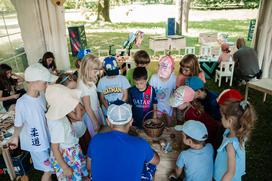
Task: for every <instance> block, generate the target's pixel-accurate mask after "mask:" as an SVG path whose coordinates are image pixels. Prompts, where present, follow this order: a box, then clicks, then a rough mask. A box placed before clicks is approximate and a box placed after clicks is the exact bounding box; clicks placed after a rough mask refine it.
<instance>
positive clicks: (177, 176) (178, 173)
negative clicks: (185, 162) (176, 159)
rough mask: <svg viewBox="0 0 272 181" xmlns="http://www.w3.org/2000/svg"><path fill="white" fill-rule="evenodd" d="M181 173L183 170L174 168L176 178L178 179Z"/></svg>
mask: <svg viewBox="0 0 272 181" xmlns="http://www.w3.org/2000/svg"><path fill="white" fill-rule="evenodd" d="M182 172H183V168H179V167H176V178H179V177H180V176H181V174H182Z"/></svg>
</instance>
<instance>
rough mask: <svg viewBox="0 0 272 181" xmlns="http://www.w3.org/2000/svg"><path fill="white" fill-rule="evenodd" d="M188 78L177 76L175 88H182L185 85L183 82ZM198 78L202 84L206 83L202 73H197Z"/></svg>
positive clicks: (181, 75)
mask: <svg viewBox="0 0 272 181" xmlns="http://www.w3.org/2000/svg"><path fill="white" fill-rule="evenodd" d="M188 77H189V76H185V75H183V74H179V75H178V76H177V80H176V87H177V88H178V87H179V86H182V85H184V84H185V80H186V79H187V78H188ZM198 77H199V78H200V79H201V80H202V81H203V82H204V83H206V79H205V74H204V72H203V71H201V72H199V74H198Z"/></svg>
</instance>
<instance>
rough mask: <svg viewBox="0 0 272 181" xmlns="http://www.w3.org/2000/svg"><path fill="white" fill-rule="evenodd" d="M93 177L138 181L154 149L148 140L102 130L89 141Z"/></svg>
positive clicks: (96, 180)
mask: <svg viewBox="0 0 272 181" xmlns="http://www.w3.org/2000/svg"><path fill="white" fill-rule="evenodd" d="M88 156H89V157H90V159H91V171H92V180H93V181H107V180H110V181H139V180H141V173H142V171H143V168H144V163H145V162H150V161H151V160H152V159H153V157H154V151H153V150H152V149H151V147H150V145H149V144H148V142H147V141H145V140H144V139H142V138H140V137H135V136H130V135H128V134H126V133H122V132H119V131H111V132H107V133H100V134H97V135H95V136H94V137H93V139H92V140H91V142H90V144H89V148H88Z"/></svg>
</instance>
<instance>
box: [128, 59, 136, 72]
mask: <svg viewBox="0 0 272 181" xmlns="http://www.w3.org/2000/svg"><path fill="white" fill-rule="evenodd" d="M135 67H136V64H135V62H134V61H133V60H132V59H129V60H127V61H126V70H127V71H128V70H129V69H133V68H135Z"/></svg>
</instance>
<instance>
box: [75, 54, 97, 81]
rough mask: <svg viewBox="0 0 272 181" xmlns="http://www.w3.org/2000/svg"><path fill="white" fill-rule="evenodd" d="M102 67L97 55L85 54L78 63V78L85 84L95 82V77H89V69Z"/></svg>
mask: <svg viewBox="0 0 272 181" xmlns="http://www.w3.org/2000/svg"><path fill="white" fill-rule="evenodd" d="M100 69H102V63H101V62H100V60H99V59H98V57H96V56H94V55H92V54H88V55H86V56H85V57H84V58H83V59H82V61H81V64H80V69H79V78H80V79H81V80H82V81H83V82H84V83H85V84H87V85H90V84H91V83H96V82H97V77H91V75H90V71H93V70H100Z"/></svg>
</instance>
